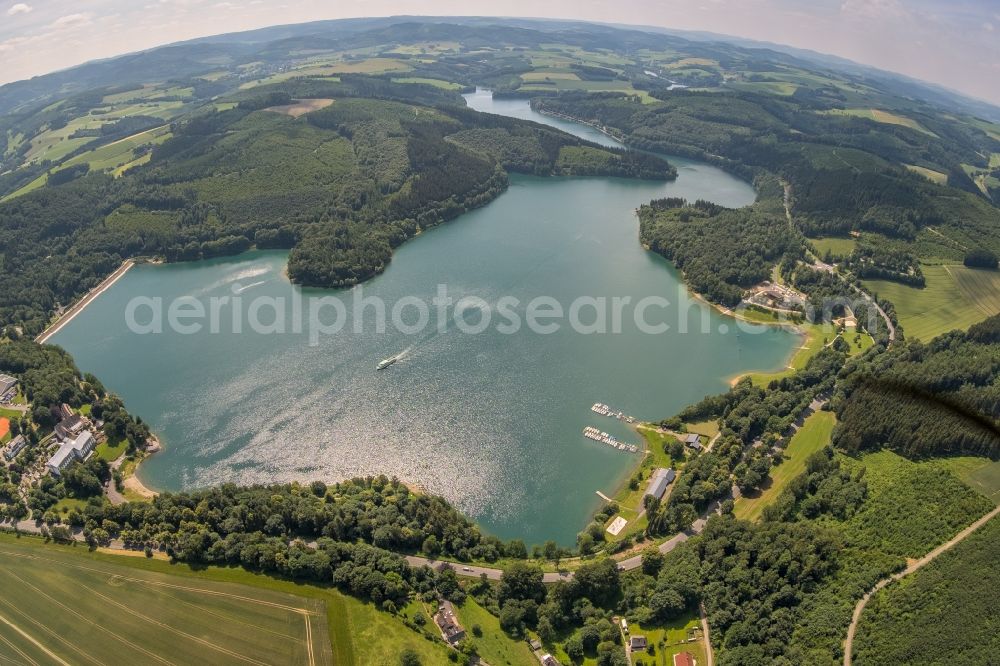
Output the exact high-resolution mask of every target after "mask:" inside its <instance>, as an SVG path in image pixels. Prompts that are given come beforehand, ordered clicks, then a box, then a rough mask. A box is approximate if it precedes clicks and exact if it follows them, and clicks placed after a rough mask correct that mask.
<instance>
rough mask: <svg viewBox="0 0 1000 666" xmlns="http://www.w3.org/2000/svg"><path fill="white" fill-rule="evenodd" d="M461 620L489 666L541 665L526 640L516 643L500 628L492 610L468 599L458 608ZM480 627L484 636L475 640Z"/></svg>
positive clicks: (470, 638) (468, 635)
mask: <svg viewBox="0 0 1000 666" xmlns="http://www.w3.org/2000/svg"><path fill="white" fill-rule="evenodd" d="M456 612H457V614H458V621H459V622H461V623H462V626H463V627H465V632H466V636H467V637H468V639H469V640H471V641H472V642H473V643H474V644H475V646H476V649H477V650H478V651H479V656H481V657H482V658H483V659H485V660H486V662H487V663H488V664H490V666H508V665H509V666H534V665H535V664H537V663H538V660H537V659H535V655H534V654H533V653H532V652H531V648H530V647H528V644H527V643H526V642H525V641H523V640H514V639H513V638H510V637H509V636H507V634H505V633H504V632H503V631H502V630H501V629H500V620H499V619H497V618H496V617H495V616H493V615H491V614H490V612H489V611H487V610H486V609H485V608H483V607H482V606H480V605H479V604H477V603H476V601H475V599H473V598H472V597H468V598H466V600H465V603H463V604H462V605H461V606H458V607H456ZM473 625H479V627H480V628H481V629H482V630H483V635H482V636H480V637H478V638H477V637H476V636H474V635H473V633H472V626H473Z"/></svg>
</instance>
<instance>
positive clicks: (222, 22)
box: [0, 0, 1000, 105]
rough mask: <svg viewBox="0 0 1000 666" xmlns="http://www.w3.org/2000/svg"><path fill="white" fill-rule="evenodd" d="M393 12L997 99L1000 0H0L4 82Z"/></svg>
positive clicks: (0, 71)
mask: <svg viewBox="0 0 1000 666" xmlns="http://www.w3.org/2000/svg"><path fill="white" fill-rule="evenodd" d="M401 14H410V15H423V16H428V15H430V16H501V15H502V16H522V17H545V18H570V19H580V20H592V21H602V22H611V23H625V24H635V25H653V26H660V27H665V28H673V29H678V30H704V31H710V32H715V33H720V34H725V35H735V36H739V37H747V38H751V39H758V40H762V41H768V42H774V43H778V44H786V45H789V46H795V47H799V48H807V49H812V50H814V51H819V52H821V53H829V54H833V55H838V56H842V57H845V58H849V59H851V60H854V61H857V62H860V63H864V64H868V65H873V66H875V67H879V68H881V69H886V70H890V71H894V72H899V73H902V74H907V75H910V76H913V77H915V78H918V79H922V80H924V81H931V82H934V83H940V84H943V85H945V86H947V87H949V88H951V89H953V90H958V91H960V92H964V93H966V94H968V95H971V96H973V97H978V98H979V99H985V100H987V101H990V102H993V103H994V104H998V105H1000V0H614V1H611V0H545V1H544V2H538V0H504V2H496V0H492V1H491V2H484V1H482V0H340V1H334V2H331V1H330V0H301V1H298V2H295V1H292V0H284V1H282V0H74V1H73V2H67V1H66V0H0V83H6V82H9V81H15V80H19V79H24V78H29V77H31V76H36V75H38V74H44V73H46V72H51V71H54V70H57V69H63V68H66V67H70V66H72V65H77V64H80V63H83V62H86V61H88V60H94V59H97V58H106V57H109V56H114V55H120V54H123V53H129V52H132V51H139V50H143V49H147V48H150V47H153V46H159V45H162V44H168V43H170V42H175V41H179V40H184V39H191V38H194V37H204V36H209V35H215V34H221V33H225V32H235V31H239V30H247V29H252V28H260V27H265V26H269V25H278V24H286V23H300V22H305V21H314V20H319V19H334V18H349V17H360V16H394V15H401Z"/></svg>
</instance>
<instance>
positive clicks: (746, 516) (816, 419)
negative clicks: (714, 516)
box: [733, 411, 837, 520]
mask: <svg viewBox="0 0 1000 666" xmlns="http://www.w3.org/2000/svg"><path fill="white" fill-rule="evenodd" d="M836 423H837V417H836V416H834V414H833V412H822V411H820V412H814V413H813V414H812V415H810V416H809V418H807V419H806V421H805V423H804V424H803V425H802V427H801V428H799V431H798V432H797V433H795V435H794V436H793V437H792V441H791V442H789V443H788V448H786V449H785V455H784V461H783V462H782V463H781V464H780V465H778V466H777V467H775V468H774V469H772V470H771V481H770V485H768V486H767V488H765V489H764V490H762V491H761V492H760V494H759V495H757V496H756V497H741V498H739V499H738V500H736V506H735V507H734V508H733V514H734V515H735V516H736V517H737V518H740V519H743V520H758V519H759V518H760V516H761V514H762V513H763V512H764V509H765V507H767V506H768V505H770V504H771V503H772V502H774V500H775V499H777V497H778V496H779V495H780V494H781V491H782V490H784V489H785V486H787V485H788V482H789V481H791V480H792V479H794V478H795V477H797V476H799V475H800V474H802V473H803V472H804V471H805V469H806V460H807V459H808V458H809V456H811V455H812V454H813V453H815V452H816V451H819V450H820V449H822V448H823V447H824V446H826V445H827V444H829V443H830V434H831V433H832V432H833V426H834V425H836Z"/></svg>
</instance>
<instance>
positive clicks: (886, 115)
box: [819, 109, 934, 136]
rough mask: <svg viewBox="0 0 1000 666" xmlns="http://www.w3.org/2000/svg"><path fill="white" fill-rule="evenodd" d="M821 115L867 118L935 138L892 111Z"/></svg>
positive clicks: (851, 110)
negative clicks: (907, 128) (900, 126)
mask: <svg viewBox="0 0 1000 666" xmlns="http://www.w3.org/2000/svg"><path fill="white" fill-rule="evenodd" d="M819 113H824V114H829V115H835V116H854V117H856V118H867V119H868V120H874V121H875V122H878V123H886V124H888V125H902V126H903V127H909V128H910V129H915V130H917V131H918V132H923V133H924V134H929V135H931V136H934V133H933V132H931V131H929V130H928V129H927V128H925V127H924V126H923V125H921V124H920V123H918V122H917V121H916V120H913V119H912V118H907V117H906V116H902V115H899V114H898V113H892V112H890V111H883V110H880V109H830V110H828V111H821V112H819Z"/></svg>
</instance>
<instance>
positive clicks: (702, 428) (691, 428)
mask: <svg viewBox="0 0 1000 666" xmlns="http://www.w3.org/2000/svg"><path fill="white" fill-rule="evenodd" d="M686 425H687V429H688V432H696V433H698V434H699V435H702V436H703V437H707V438H709V439H711V438H713V437H715V436H716V435H718V434H719V422H718V421H701V422H700V423H688V424H686Z"/></svg>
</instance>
